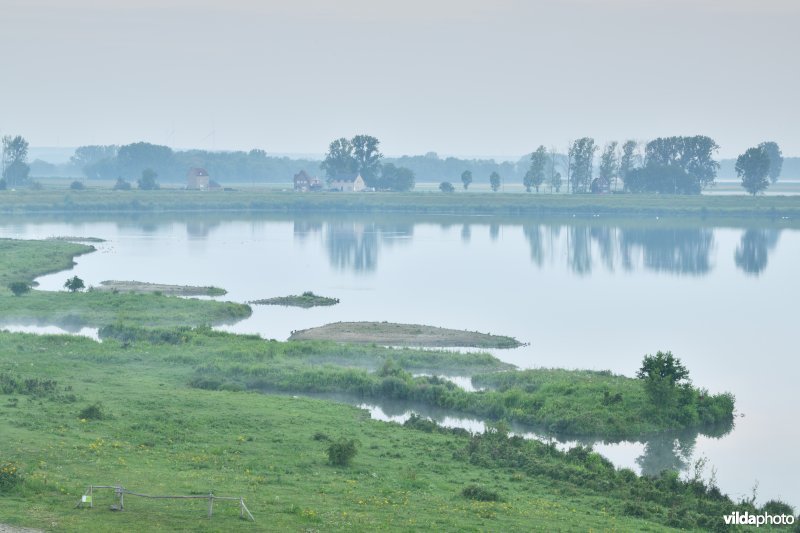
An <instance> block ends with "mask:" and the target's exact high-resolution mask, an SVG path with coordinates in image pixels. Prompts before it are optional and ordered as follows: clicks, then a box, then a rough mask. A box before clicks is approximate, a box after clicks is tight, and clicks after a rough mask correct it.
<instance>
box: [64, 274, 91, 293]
mask: <svg viewBox="0 0 800 533" xmlns="http://www.w3.org/2000/svg"><path fill="white" fill-rule="evenodd" d="M64 288H65V289H67V290H68V291H69V292H78V291H82V290H83V289H85V288H86V285H84V283H83V280H82V279H81V278H79V277H78V276H72V277H71V278H68V279H67V281H65V282H64Z"/></svg>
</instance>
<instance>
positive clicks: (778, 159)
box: [758, 141, 783, 183]
mask: <svg viewBox="0 0 800 533" xmlns="http://www.w3.org/2000/svg"><path fill="white" fill-rule="evenodd" d="M758 147H759V148H763V149H764V151H765V152H767V157H769V179H770V181H771V182H772V183H775V182H776V181H778V178H779V177H780V176H781V170H782V169H783V154H782V153H781V149H780V147H778V143H776V142H772V141H766V142H763V143H761V144H759V145H758Z"/></svg>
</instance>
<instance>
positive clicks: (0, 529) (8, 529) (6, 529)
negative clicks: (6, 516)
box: [0, 524, 44, 533]
mask: <svg viewBox="0 0 800 533" xmlns="http://www.w3.org/2000/svg"><path fill="white" fill-rule="evenodd" d="M0 533H44V530H42V529H31V528H29V527H17V526H10V525H8V524H0Z"/></svg>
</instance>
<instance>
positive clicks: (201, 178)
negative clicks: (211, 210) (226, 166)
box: [186, 167, 210, 191]
mask: <svg viewBox="0 0 800 533" xmlns="http://www.w3.org/2000/svg"><path fill="white" fill-rule="evenodd" d="M209 182H210V178H209V177H208V171H206V169H204V168H194V167H193V168H190V169H189V172H187V173H186V188H187V189H192V190H200V191H205V190H207V189H208V188H209V187H208V186H209Z"/></svg>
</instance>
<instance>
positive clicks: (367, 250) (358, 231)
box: [324, 222, 414, 272]
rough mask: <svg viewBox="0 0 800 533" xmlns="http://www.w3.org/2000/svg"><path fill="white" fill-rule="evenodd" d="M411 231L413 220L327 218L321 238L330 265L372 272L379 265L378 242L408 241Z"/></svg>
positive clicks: (387, 243)
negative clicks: (374, 220)
mask: <svg viewBox="0 0 800 533" xmlns="http://www.w3.org/2000/svg"><path fill="white" fill-rule="evenodd" d="M413 234H414V226H413V224H387V223H375V222H369V223H362V222H329V223H326V224H325V231H324V235H325V237H324V240H325V248H326V250H327V252H328V258H329V259H330V262H331V265H332V266H334V267H336V268H338V269H340V270H354V271H356V272H372V271H374V270H375V269H376V267H377V265H378V250H379V248H380V246H382V245H383V246H391V245H393V244H395V243H397V242H409V238H410V237H411V236H412V235H413Z"/></svg>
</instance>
